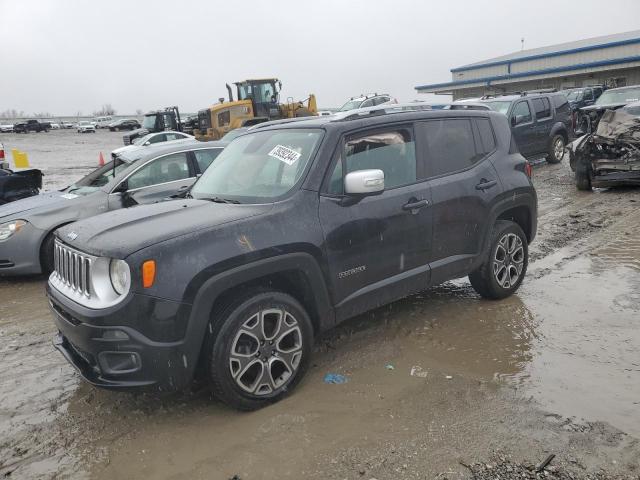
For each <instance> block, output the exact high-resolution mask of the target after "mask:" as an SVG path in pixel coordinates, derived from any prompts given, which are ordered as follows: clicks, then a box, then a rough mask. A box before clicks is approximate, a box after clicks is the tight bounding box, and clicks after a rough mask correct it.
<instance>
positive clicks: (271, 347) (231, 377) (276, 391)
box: [204, 289, 313, 410]
mask: <svg viewBox="0 0 640 480" xmlns="http://www.w3.org/2000/svg"><path fill="white" fill-rule="evenodd" d="M211 318H212V324H211V325H210V332H209V335H208V337H207V339H206V342H205V347H204V348H205V354H206V372H207V378H208V379H209V382H210V384H211V389H212V391H213V394H214V396H216V397H217V398H219V399H220V400H222V401H223V402H224V403H226V404H227V405H229V406H231V407H233V408H236V409H238V410H256V409H259V408H262V407H264V406H266V405H269V404H271V403H274V402H277V401H279V400H280V399H282V398H283V397H284V396H285V395H287V393H288V392H289V391H291V390H292V389H293V388H294V387H295V386H296V385H297V383H298V382H299V381H300V380H301V379H302V377H303V376H304V373H305V371H306V370H307V368H308V366H309V360H310V357H311V350H312V345H313V327H312V324H311V319H310V318H309V315H308V314H307V312H306V311H305V309H304V307H303V306H302V305H301V304H300V303H299V302H298V301H297V300H296V299H295V298H293V297H292V296H290V295H288V294H286V293H282V292H278V291H265V290H257V289H256V290H252V291H249V292H247V294H245V295H243V296H242V297H238V298H237V299H235V300H233V301H231V302H229V303H227V304H226V305H225V306H222V307H221V308H219V309H217V311H215V312H213V314H212V317H211Z"/></svg>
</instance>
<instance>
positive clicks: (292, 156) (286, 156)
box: [269, 145, 302, 165]
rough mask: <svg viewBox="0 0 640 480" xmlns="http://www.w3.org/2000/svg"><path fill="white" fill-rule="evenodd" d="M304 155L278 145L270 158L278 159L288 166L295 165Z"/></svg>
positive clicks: (270, 154)
mask: <svg viewBox="0 0 640 480" xmlns="http://www.w3.org/2000/svg"><path fill="white" fill-rule="evenodd" d="M301 155H302V154H300V153H298V152H296V151H295V150H291V149H290V148H287V147H285V146H283V145H276V146H275V147H273V149H272V150H271V151H270V152H269V156H270V157H273V158H277V159H278V160H280V161H281V162H284V163H286V164H287V165H293V164H294V163H296V162H297V161H298V159H299V158H300V157H301Z"/></svg>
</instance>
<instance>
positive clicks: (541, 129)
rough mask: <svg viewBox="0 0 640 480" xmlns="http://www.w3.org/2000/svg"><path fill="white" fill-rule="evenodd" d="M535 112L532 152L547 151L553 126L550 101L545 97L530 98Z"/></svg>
mask: <svg viewBox="0 0 640 480" xmlns="http://www.w3.org/2000/svg"><path fill="white" fill-rule="evenodd" d="M531 104H532V105H533V111H534V113H535V132H536V135H535V137H534V147H535V148H533V151H534V153H536V154H538V153H547V152H548V151H549V141H550V139H551V129H552V128H553V115H552V110H551V102H550V101H549V99H548V98H547V97H540V98H534V99H533V100H531Z"/></svg>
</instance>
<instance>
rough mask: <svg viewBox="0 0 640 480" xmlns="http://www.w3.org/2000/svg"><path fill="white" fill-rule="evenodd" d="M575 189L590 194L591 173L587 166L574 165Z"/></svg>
mask: <svg viewBox="0 0 640 480" xmlns="http://www.w3.org/2000/svg"><path fill="white" fill-rule="evenodd" d="M575 176H576V188H577V189H578V190H582V191H585V192H590V191H591V189H592V187H591V172H590V169H589V167H588V166H585V165H582V163H578V165H576V173H575Z"/></svg>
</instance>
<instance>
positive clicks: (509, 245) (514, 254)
mask: <svg viewBox="0 0 640 480" xmlns="http://www.w3.org/2000/svg"><path fill="white" fill-rule="evenodd" d="M523 267H524V246H523V245H522V239H521V238H520V237H519V236H518V235H516V234H514V233H507V234H505V235H503V236H502V238H501V239H500V241H499V242H498V247H497V248H496V253H495V255H494V257H493V275H494V276H495V279H496V281H497V282H498V285H500V286H501V287H502V288H511V287H512V286H513V285H515V284H516V282H517V281H518V279H519V278H520V275H521V274H522V268H523Z"/></svg>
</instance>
